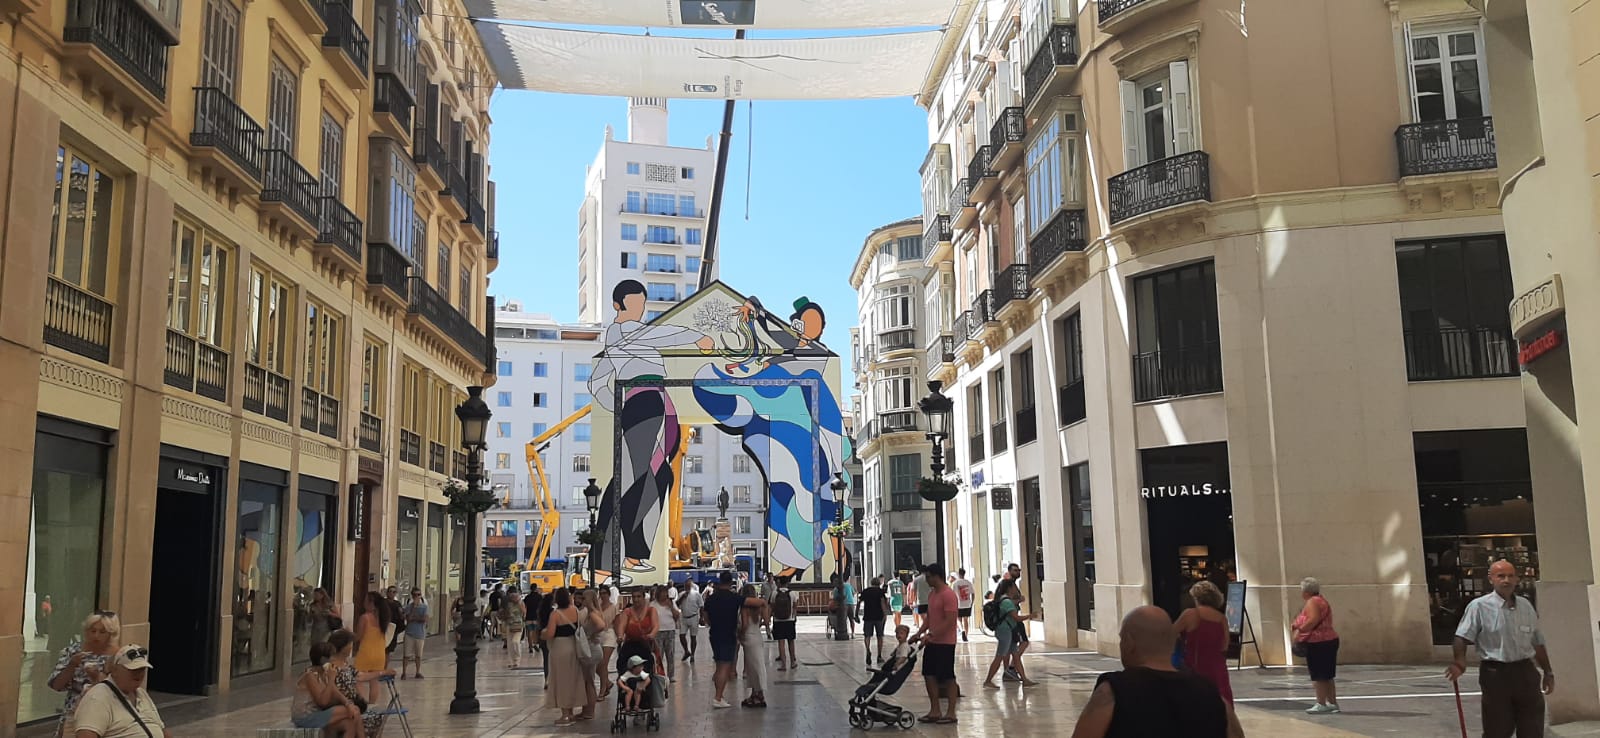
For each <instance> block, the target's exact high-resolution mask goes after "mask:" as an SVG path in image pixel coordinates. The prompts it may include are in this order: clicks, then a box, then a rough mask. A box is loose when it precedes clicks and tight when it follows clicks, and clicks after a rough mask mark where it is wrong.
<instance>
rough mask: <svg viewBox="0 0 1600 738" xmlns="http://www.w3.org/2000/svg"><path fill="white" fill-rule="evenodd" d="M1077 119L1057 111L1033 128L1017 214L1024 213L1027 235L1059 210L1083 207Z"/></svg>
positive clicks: (1069, 112) (1068, 111)
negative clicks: (1025, 182)
mask: <svg viewBox="0 0 1600 738" xmlns="http://www.w3.org/2000/svg"><path fill="white" fill-rule="evenodd" d="M1079 120H1080V117H1079V113H1078V111H1077V109H1076V108H1075V107H1073V108H1068V109H1060V108H1058V109H1056V110H1052V111H1050V112H1049V113H1047V114H1046V115H1045V116H1044V117H1043V118H1042V119H1041V120H1040V121H1039V122H1038V123H1036V124H1035V125H1034V126H1033V136H1034V137H1033V138H1032V139H1031V140H1030V141H1029V142H1028V146H1027V162H1028V197H1027V198H1026V202H1024V205H1025V207H1024V208H1022V209H1020V210H1018V215H1017V217H1018V218H1019V219H1020V218H1021V214H1022V213H1023V212H1026V213H1027V233H1028V234H1029V235H1033V234H1035V233H1038V232H1039V229H1041V228H1043V227H1044V226H1045V224H1047V223H1049V222H1050V219H1051V218H1054V217H1055V215H1056V213H1057V212H1060V211H1061V210H1062V209H1065V208H1074V209H1076V208H1082V207H1084V186H1083V180H1084V173H1083V153H1082V152H1083V131H1082V128H1081V126H1080V125H1079ZM1020 230H1021V229H1019V232H1020ZM1019 240H1020V239H1019ZM1023 261H1026V260H1025V259H1024V260H1023Z"/></svg>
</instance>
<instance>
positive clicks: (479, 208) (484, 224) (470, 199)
mask: <svg viewBox="0 0 1600 738" xmlns="http://www.w3.org/2000/svg"><path fill="white" fill-rule="evenodd" d="M466 209H467V217H465V218H462V219H461V224H462V225H470V226H472V227H473V228H476V229H478V232H479V233H487V232H488V230H489V215H488V211H487V209H485V208H484V206H483V200H482V199H481V198H479V197H478V196H477V195H476V194H471V193H469V194H468V196H467V203H466Z"/></svg>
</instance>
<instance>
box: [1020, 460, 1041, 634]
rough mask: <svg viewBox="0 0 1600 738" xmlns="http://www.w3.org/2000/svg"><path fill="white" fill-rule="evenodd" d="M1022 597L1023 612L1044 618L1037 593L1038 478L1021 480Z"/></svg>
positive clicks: (1038, 559)
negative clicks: (1024, 598) (1025, 600)
mask: <svg viewBox="0 0 1600 738" xmlns="http://www.w3.org/2000/svg"><path fill="white" fill-rule="evenodd" d="M1021 487H1022V501H1021V502H1022V558H1023V561H1022V562H1021V563H1022V580H1023V581H1022V594H1023V596H1024V597H1026V598H1027V603H1026V604H1025V606H1024V611H1025V612H1027V613H1028V614H1029V615H1030V616H1032V617H1034V618H1036V619H1042V618H1043V617H1044V609H1043V608H1042V607H1041V602H1040V598H1039V589H1040V587H1041V586H1043V582H1044V533H1043V531H1042V530H1041V526H1040V522H1039V478H1038V477H1034V478H1032V479H1024V480H1022V484H1021Z"/></svg>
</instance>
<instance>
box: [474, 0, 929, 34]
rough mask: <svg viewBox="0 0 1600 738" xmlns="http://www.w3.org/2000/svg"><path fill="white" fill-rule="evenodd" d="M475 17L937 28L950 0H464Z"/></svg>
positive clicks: (609, 23) (663, 24) (596, 22)
mask: <svg viewBox="0 0 1600 738" xmlns="http://www.w3.org/2000/svg"><path fill="white" fill-rule="evenodd" d="M466 4H467V12H468V14H469V15H471V16H472V17H474V18H483V19H497V20H520V21H534V22H539V23H570V24H575V25H589V26H636V27H654V28H666V27H671V26H680V27H690V28H695V27H705V26H728V27H744V28H912V27H917V26H940V25H943V24H944V23H945V21H946V20H947V19H948V18H949V16H950V8H951V6H952V5H953V4H954V3H953V2H952V0H466Z"/></svg>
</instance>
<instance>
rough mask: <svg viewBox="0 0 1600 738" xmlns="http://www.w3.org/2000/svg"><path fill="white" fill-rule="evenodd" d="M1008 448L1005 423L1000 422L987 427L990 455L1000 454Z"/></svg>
mask: <svg viewBox="0 0 1600 738" xmlns="http://www.w3.org/2000/svg"><path fill="white" fill-rule="evenodd" d="M1006 448H1008V444H1007V443H1006V421H1004V420H1002V421H1000V422H998V423H995V424H993V425H991V426H989V450H990V452H991V453H996V454H998V453H1000V452H1002V451H1005V450H1006Z"/></svg>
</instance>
